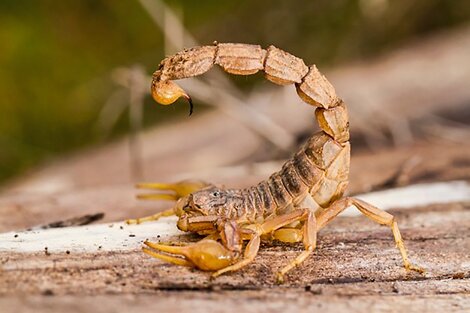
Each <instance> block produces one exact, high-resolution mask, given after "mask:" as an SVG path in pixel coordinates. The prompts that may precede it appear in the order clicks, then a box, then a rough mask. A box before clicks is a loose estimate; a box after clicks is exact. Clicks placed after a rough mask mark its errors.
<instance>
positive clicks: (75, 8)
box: [0, 0, 470, 181]
mask: <svg viewBox="0 0 470 313" xmlns="http://www.w3.org/2000/svg"><path fill="white" fill-rule="evenodd" d="M168 4H169V5H170V6H171V7H172V8H174V9H175V10H176V11H177V12H180V14H181V15H182V16H183V18H184V22H185V25H186V26H187V28H188V29H189V30H190V31H191V32H192V34H193V35H194V36H195V37H196V38H197V39H198V40H199V41H200V42H201V43H206V44H207V43H211V42H212V41H214V40H217V41H219V42H238V41H239V42H251V43H259V44H262V45H264V46H266V45H268V44H274V45H276V46H278V47H282V48H283V49H285V50H288V51H290V52H292V53H294V54H296V55H299V56H302V57H303V58H304V59H306V60H315V61H316V63H320V64H328V65H333V64H337V63H341V62H347V61H349V60H354V59H361V58H368V57H370V56H372V55H374V54H377V53H382V52H384V51H388V50H391V49H393V48H395V47H397V46H399V45H401V44H403V43H405V42H409V41H413V40H415V39H416V38H419V37H420V36H423V35H426V34H428V33H432V32H434V31H437V30H440V29H443V28H448V27H452V26H455V25H458V24H462V23H464V22H467V21H468V20H469V17H470V2H469V1H466V0H456V1H445V0H415V1H409V0H395V1H391V0H388V1H387V0H361V1H348V0H333V1H327V0H324V1H267V0H261V1H247V0H245V1H214V0H211V1H183V0H179V1H171V2H170V1H168ZM0 42H1V48H0V96H1V97H0V99H1V101H0V112H1V114H0V181H1V180H4V179H6V178H9V177H12V176H13V175H17V174H18V173H22V172H24V170H26V169H28V168H30V167H32V166H33V165H35V164H37V163H38V162H41V161H44V160H48V159H50V158H53V157H55V156H57V155H61V154H64V153H67V152H69V151H71V150H73V149H77V148H79V147H86V146H90V145H96V144H98V143H100V142H101V139H100V138H101V137H102V136H101V135H102V134H99V132H97V131H96V122H97V117H98V114H99V112H100V110H101V108H102V107H103V104H104V103H105V101H106V100H107V98H108V97H109V96H110V94H111V93H112V92H113V91H114V90H116V88H117V87H116V85H115V84H114V83H113V82H112V80H111V77H110V76H111V75H110V73H111V72H112V70H113V69H115V68H117V67H122V66H132V65H134V64H142V65H143V66H144V67H145V68H146V70H147V72H148V73H151V72H152V71H153V70H154V69H155V67H156V65H157V64H158V62H159V61H160V59H161V58H162V57H163V47H162V45H163V44H162V43H163V36H162V34H161V32H160V31H159V29H158V28H157V27H156V26H155V24H154V23H153V22H152V20H151V19H150V17H149V15H148V14H147V12H146V11H145V10H144V9H143V7H142V6H141V5H140V4H139V2H138V1H137V0H135V1H111V0H101V1H98V0H86V1H85V0H80V1H78V0H75V1H73V0H72V1H52V0H43V1H17V0H2V1H1V2H0ZM240 81H241V85H244V84H243V82H244V80H237V82H240ZM146 103H148V105H146V108H145V121H144V122H145V125H152V124H154V123H156V122H158V121H162V120H166V119H168V118H169V117H170V116H174V115H175V111H176V112H178V113H180V112H181V113H182V112H186V108H183V107H182V106H177V107H176V106H175V107H176V109H175V107H173V106H172V107H170V108H173V109H170V108H169V107H165V108H163V107H157V106H153V105H150V103H151V100H150V99H146ZM127 130H128V123H127V119H126V116H122V118H121V119H120V121H119V123H118V124H117V125H116V127H115V128H114V130H113V136H111V138H114V137H115V136H117V135H120V134H123V133H125V132H126V131H127Z"/></svg>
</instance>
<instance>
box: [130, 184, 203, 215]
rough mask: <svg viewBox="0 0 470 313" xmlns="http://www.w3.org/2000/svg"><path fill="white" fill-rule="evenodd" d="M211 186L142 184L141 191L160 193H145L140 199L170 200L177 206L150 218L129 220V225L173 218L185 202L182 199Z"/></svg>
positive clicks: (139, 196) (140, 195)
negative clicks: (180, 203)
mask: <svg viewBox="0 0 470 313" xmlns="http://www.w3.org/2000/svg"><path fill="white" fill-rule="evenodd" d="M208 186H211V184H209V183H206V182H203V181H199V180H184V181H181V182H178V183H173V184H169V183H141V184H137V185H136V187H137V188H139V189H149V190H156V191H159V192H158V193H144V194H139V195H138V196H137V198H138V199H144V200H170V201H177V203H176V205H175V206H174V207H173V208H171V209H168V210H165V211H163V212H159V213H156V214H153V215H150V216H146V217H141V218H137V219H129V220H127V221H126V223H127V224H140V223H143V222H149V221H156V220H158V219H159V218H161V217H165V216H172V215H175V214H177V211H178V209H179V207H180V206H179V203H178V202H183V201H181V199H183V198H185V197H186V196H188V195H189V194H191V193H193V192H196V191H198V190H201V189H203V188H206V187H208Z"/></svg>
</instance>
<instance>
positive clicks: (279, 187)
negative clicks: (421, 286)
mask: <svg viewBox="0 0 470 313" xmlns="http://www.w3.org/2000/svg"><path fill="white" fill-rule="evenodd" d="M214 64H217V65H219V66H220V67H222V68H223V69H224V70H225V71H226V72H228V73H231V74H237V75H250V74H254V73H256V72H258V71H264V74H265V77H266V78H267V79H268V80H270V81H271V82H273V83H275V84H278V85H286V84H295V86H296V89H297V93H298V95H299V96H300V98H301V99H302V100H303V101H304V102H306V103H308V104H311V105H313V106H315V107H316V110H315V117H316V120H317V122H318V124H319V126H320V128H321V131H320V132H319V133H317V134H315V135H313V136H312V137H311V138H310V139H309V140H308V141H307V142H306V143H305V144H304V145H303V146H302V147H301V148H300V149H299V151H297V152H296V153H295V154H294V155H293V156H292V157H291V158H290V159H289V160H288V161H287V162H286V163H285V164H284V165H283V166H282V169H281V170H280V171H278V172H276V173H274V174H272V175H271V176H270V177H269V178H268V179H267V180H264V181H262V182H260V183H259V184H258V185H256V186H252V187H249V188H244V189H224V188H219V187H216V186H213V185H211V184H207V183H204V182H199V181H183V182H179V183H175V184H141V185H139V186H140V187H141V188H147V189H154V190H159V191H162V190H165V191H168V192H167V193H159V194H149V195H142V196H141V198H147V199H171V200H175V201H176V205H175V206H174V207H173V208H171V209H170V210H167V211H164V212H160V213H158V214H155V215H153V216H150V217H146V218H141V219H136V220H128V223H129V224H138V223H141V222H143V221H148V220H156V219H159V218H160V217H162V216H169V215H177V216H178V217H179V219H178V224H177V226H178V228H179V229H180V230H183V231H188V232H195V233H198V234H201V235H205V236H206V237H205V238H204V239H202V240H201V241H199V242H198V243H195V244H191V245H187V246H171V245H162V244H156V243H152V242H145V245H146V246H145V247H144V248H143V249H144V252H146V253H147V254H149V255H151V256H153V257H156V258H159V259H162V260H164V261H167V262H171V263H175V264H178V265H186V266H196V267H198V268H200V269H203V270H210V271H215V273H213V274H212V275H213V276H218V275H220V274H222V273H225V272H228V271H234V270H238V269H240V268H242V267H243V266H245V265H247V264H249V263H250V262H251V261H253V259H254V258H255V256H256V255H257V252H258V249H259V246H260V241H261V239H276V240H280V241H283V242H300V241H301V242H303V245H304V248H305V250H304V251H303V252H302V253H300V255H299V256H297V258H295V259H294V260H293V261H291V262H290V263H289V264H288V265H286V266H285V267H284V268H282V269H281V270H280V271H279V272H278V275H277V279H278V281H283V277H284V274H285V273H287V272H288V271H289V270H291V269H292V268H294V267H295V266H297V265H299V264H301V263H302V262H303V261H304V260H305V259H306V258H307V257H308V256H309V255H310V254H311V253H312V251H313V250H314V249H315V246H316V240H317V233H318V231H319V230H320V229H321V228H323V227H324V226H325V225H326V224H327V223H328V222H329V221H331V220H332V219H333V218H334V217H336V216H337V215H338V214H339V213H340V212H341V211H343V210H344V209H346V208H347V207H348V206H351V205H353V206H355V207H356V208H357V209H359V210H360V211H361V212H362V213H363V214H364V215H365V216H367V217H369V218H370V219H372V220H373V221H375V222H377V223H380V224H383V225H386V226H388V227H390V228H391V230H392V233H393V236H394V238H395V242H396V244H397V247H398V249H399V251H400V253H401V256H402V259H403V263H404V266H405V268H406V269H407V270H416V271H419V272H422V269H421V268H419V267H417V266H414V265H412V264H411V263H410V262H409V261H408V257H407V253H406V250H405V247H404V243H403V240H402V238H401V235H400V231H399V229H398V226H397V223H396V221H395V219H394V217H393V216H392V215H391V214H389V213H387V212H385V211H382V210H380V209H378V208H376V207H374V206H373V205H371V204H368V203H366V202H364V201H361V200H359V199H355V198H350V197H343V194H344V192H345V189H346V187H347V185H348V174H349V163H350V145H349V121H348V113H347V110H346V107H345V105H344V103H343V101H342V100H341V99H340V98H338V97H337V95H336V92H335V90H334V88H333V86H332V85H331V84H330V83H329V82H328V80H327V79H326V78H325V76H323V75H322V74H321V73H320V72H319V70H318V69H317V67H316V66H315V65H312V66H307V65H305V63H304V61H303V60H302V59H299V58H297V57H295V56H293V55H291V54H289V53H287V52H285V51H283V50H280V49H278V48H276V47H274V46H269V47H268V48H267V49H263V48H261V47H260V46H258V45H248V44H236V43H216V44H214V45H212V46H202V47H195V48H191V49H187V50H184V51H182V52H179V53H177V54H175V55H173V56H170V57H168V58H166V59H164V60H163V61H162V62H161V63H160V66H159V68H158V70H157V71H156V72H155V73H154V74H153V80H152V87H151V91H152V96H153V98H154V99H155V100H156V101H157V102H158V103H161V104H164V105H168V104H171V103H173V102H175V101H176V100H177V99H178V98H180V97H184V98H186V99H188V100H190V99H191V98H190V97H189V95H188V94H187V93H186V92H185V91H184V90H183V89H182V88H180V87H179V86H178V85H177V84H176V83H175V82H173V80H177V79H182V78H189V77H193V76H197V75H201V74H204V73H205V72H207V71H209V70H210V69H211V67H212V66H213V65H214ZM245 241H248V243H247V244H246V245H245V247H244V244H243V243H244V242H245Z"/></svg>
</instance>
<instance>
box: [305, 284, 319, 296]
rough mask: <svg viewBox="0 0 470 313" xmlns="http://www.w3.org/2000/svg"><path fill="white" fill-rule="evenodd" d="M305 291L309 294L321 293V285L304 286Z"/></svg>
mask: <svg viewBox="0 0 470 313" xmlns="http://www.w3.org/2000/svg"><path fill="white" fill-rule="evenodd" d="M305 291H306V292H310V293H311V294H314V295H321V294H322V293H323V290H322V289H321V287H318V286H312V285H307V286H305Z"/></svg>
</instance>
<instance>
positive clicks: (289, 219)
mask: <svg viewBox="0 0 470 313" xmlns="http://www.w3.org/2000/svg"><path fill="white" fill-rule="evenodd" d="M308 212H309V210H308V209H305V210H295V211H293V212H291V213H288V214H284V215H281V216H277V217H274V218H272V219H270V220H268V221H266V222H264V223H262V224H251V225H248V226H246V228H244V229H242V230H241V232H242V236H243V235H245V236H246V238H247V239H248V240H249V242H248V244H247V246H246V248H245V253H244V258H243V259H242V260H241V261H239V262H237V263H235V264H233V265H231V266H228V267H225V268H222V269H220V270H218V271H217V272H215V273H214V274H212V276H213V277H217V276H219V275H221V274H223V273H226V272H230V271H236V270H239V269H240V268H242V267H244V266H246V265H248V264H249V263H251V262H252V261H253V260H254V258H255V257H256V255H257V254H258V250H259V245H260V238H261V236H262V235H264V234H269V233H272V232H273V231H276V230H278V229H280V228H282V227H284V226H286V225H289V224H291V223H293V222H297V221H301V220H304V219H305V218H306V216H307V215H308ZM244 239H245V238H244ZM305 257H306V256H305Z"/></svg>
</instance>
